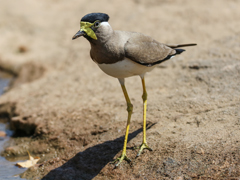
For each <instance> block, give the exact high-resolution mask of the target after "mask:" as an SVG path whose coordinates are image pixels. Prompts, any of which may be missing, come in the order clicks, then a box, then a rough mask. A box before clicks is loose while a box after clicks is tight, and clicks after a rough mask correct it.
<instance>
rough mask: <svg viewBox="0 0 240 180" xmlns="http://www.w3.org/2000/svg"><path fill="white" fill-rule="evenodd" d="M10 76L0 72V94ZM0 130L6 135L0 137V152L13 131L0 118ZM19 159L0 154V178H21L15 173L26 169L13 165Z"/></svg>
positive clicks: (1, 179) (7, 179)
mask: <svg viewBox="0 0 240 180" xmlns="http://www.w3.org/2000/svg"><path fill="white" fill-rule="evenodd" d="M10 80H11V77H9V76H7V75H5V74H3V73H1V72H0V95H1V94H3V93H4V90H5V88H6V87H7V86H8V84H9V83H10ZM0 131H3V132H5V133H6V134H7V136H6V137H0V152H2V151H3V150H4V145H5V144H6V143H7V142H8V141H9V140H10V138H11V136H12V134H13V132H12V131H11V130H9V129H8V122H6V120H5V122H4V120H1V119H0ZM17 162H20V161H19V160H18V161H16V159H12V160H11V161H8V160H6V158H4V157H2V156H0V180H23V179H21V178H20V177H19V176H15V175H17V174H20V173H23V172H24V171H25V170H26V169H23V168H18V167H16V166H15V164H16V163H17Z"/></svg>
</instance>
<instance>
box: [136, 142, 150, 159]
mask: <svg viewBox="0 0 240 180" xmlns="http://www.w3.org/2000/svg"><path fill="white" fill-rule="evenodd" d="M135 149H139V151H138V154H137V157H138V156H140V155H141V153H142V151H143V150H144V149H148V150H149V151H152V148H150V147H149V146H148V145H147V143H142V144H141V145H140V146H138V147H135Z"/></svg>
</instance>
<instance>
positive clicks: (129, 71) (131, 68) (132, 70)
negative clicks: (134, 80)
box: [98, 58, 154, 78]
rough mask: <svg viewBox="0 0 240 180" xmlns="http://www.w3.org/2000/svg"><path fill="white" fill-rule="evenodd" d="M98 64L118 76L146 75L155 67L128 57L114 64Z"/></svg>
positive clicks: (110, 74) (111, 74)
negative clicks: (141, 63) (144, 64)
mask: <svg viewBox="0 0 240 180" xmlns="http://www.w3.org/2000/svg"><path fill="white" fill-rule="evenodd" d="M98 66H99V67H100V69H101V70H102V71H103V72H105V73H106V74H108V75H109V76H113V77H116V78H126V77H130V76H136V75H144V74H145V73H146V72H149V71H151V70H152V69H153V68H154V66H151V67H147V66H143V65H140V64H138V63H136V62H134V61H131V60H130V59H127V58H125V59H124V60H122V61H119V62H117V63H114V64H98Z"/></svg>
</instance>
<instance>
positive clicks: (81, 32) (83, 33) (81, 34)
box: [72, 31, 86, 40]
mask: <svg viewBox="0 0 240 180" xmlns="http://www.w3.org/2000/svg"><path fill="white" fill-rule="evenodd" d="M85 34H86V33H85V32H84V31H78V32H77V33H76V34H75V35H74V36H73V37H72V40H74V39H77V38H78V37H80V36H84V35H85Z"/></svg>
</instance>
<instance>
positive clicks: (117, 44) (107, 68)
mask: <svg viewBox="0 0 240 180" xmlns="http://www.w3.org/2000/svg"><path fill="white" fill-rule="evenodd" d="M108 20H109V16H108V15H107V14H104V13H90V14H87V15H85V16H84V17H83V18H82V19H81V21H80V30H79V31H78V32H77V33H76V34H75V35H74V36H73V38H72V39H76V38H78V37H80V36H83V37H85V38H86V39H87V40H88V41H89V42H90V44H91V50H90V56H91V58H92V60H93V61H94V62H95V63H96V64H97V65H98V66H99V67H100V69H101V70H102V71H103V72H105V73H106V74H108V75H110V76H112V77H115V78H118V80H119V82H120V84H121V87H122V90H123V94H124V96H125V99H126V101H127V111H128V119H127V127H126V134H125V139H124V145H123V151H122V155H121V156H120V157H119V158H117V159H116V160H115V162H116V161H118V162H117V164H116V166H118V165H119V164H120V163H121V162H122V161H123V160H127V161H128V162H130V159H129V158H128V157H127V155H126V147H127V139H128V131H129V125H130V119H131V115H132V111H133V105H132V103H131V101H130V98H129V96H128V93H127V90H126V88H125V85H124V79H125V78H127V77H130V76H136V75H138V76H140V77H141V80H142V87H143V95H142V99H143V141H142V144H141V145H140V146H139V148H140V150H139V152H138V154H137V156H139V155H140V154H141V152H142V151H143V149H148V150H150V151H151V150H152V149H151V148H150V147H149V146H148V145H147V141H146V109H147V91H146V88H145V80H144V75H145V74H146V72H149V71H151V70H152V69H153V68H154V67H156V66H157V65H158V64H160V63H162V62H164V61H166V60H168V59H170V58H172V57H173V56H175V55H178V54H181V53H182V52H183V51H185V50H184V49H178V48H180V47H184V46H194V45H196V44H180V45H167V44H162V43H159V42H157V41H156V40H154V39H152V38H151V37H149V36H146V35H144V34H141V33H137V32H127V31H115V30H113V29H112V27H111V26H110V24H109V23H108Z"/></svg>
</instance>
